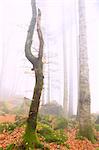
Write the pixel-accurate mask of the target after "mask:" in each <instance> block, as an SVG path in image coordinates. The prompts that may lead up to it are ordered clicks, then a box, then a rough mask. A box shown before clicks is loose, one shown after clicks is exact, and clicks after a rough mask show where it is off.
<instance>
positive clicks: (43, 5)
mask: <svg viewBox="0 0 99 150" xmlns="http://www.w3.org/2000/svg"><path fill="white" fill-rule="evenodd" d="M30 4H31V3H30V0H17V1H15V0H3V1H0V100H1V101H4V100H10V99H12V100H15V98H16V97H18V98H20V97H21V98H23V97H27V98H30V99H31V98H32V95H33V88H34V83H35V79H34V74H33V72H32V71H31V68H32V66H31V64H30V63H29V62H28V60H27V59H26V58H25V53H24V46H25V40H26V35H27V30H28V25H29V23H30V19H31V5H30ZM37 7H39V8H40V9H41V12H42V23H41V27H42V31H43V36H44V43H45V46H44V60H45V61H46V62H47V63H46V64H44V75H45V79H44V100H45V102H47V100H48V68H49V72H50V100H51V101H52V100H55V101H57V102H58V103H59V104H63V83H64V76H63V72H64V69H63V25H65V26H66V28H65V33H66V54H67V56H66V61H67V81H68V87H69V79H70V78H69V77H70V75H71V72H72V86H73V100H74V104H73V105H74V112H75V113H76V107H77V81H78V80H77V51H78V42H79V41H78V38H79V32H78V1H77V0H58V1H57V0H40V1H39V0H38V1H37ZM98 17H99V3H98V0H86V22H87V43H88V45H87V46H88V52H89V53H88V54H89V68H90V90H91V99H92V105H91V106H92V109H91V110H92V112H98V113H99V92H98V89H99V67H98V64H99V50H98V49H99V42H98V39H99V19H98ZM34 37H35V38H33V41H34V45H33V47H35V48H36V49H37V48H38V46H37V45H38V42H37V41H38V39H37V36H36V30H35V35H34ZM71 53H72V55H71ZM71 57H72V59H71ZM71 61H72V65H70V63H71ZM70 70H71V71H70ZM69 92H70V91H69Z"/></svg>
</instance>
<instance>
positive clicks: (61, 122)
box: [53, 118, 68, 129]
mask: <svg viewBox="0 0 99 150" xmlns="http://www.w3.org/2000/svg"><path fill="white" fill-rule="evenodd" d="M54 123H55V125H53V128H54V129H65V128H67V126H68V121H67V120H66V119H65V118H56V122H55V121H54Z"/></svg>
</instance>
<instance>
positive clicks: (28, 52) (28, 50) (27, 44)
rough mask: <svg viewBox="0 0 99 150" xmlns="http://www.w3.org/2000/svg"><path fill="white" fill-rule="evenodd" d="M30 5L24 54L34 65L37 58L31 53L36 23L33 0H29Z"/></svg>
mask: <svg viewBox="0 0 99 150" xmlns="http://www.w3.org/2000/svg"><path fill="white" fill-rule="evenodd" d="M31 7H32V19H31V22H30V25H29V29H28V33H27V38H26V42H25V56H26V57H27V59H28V60H29V61H30V62H31V63H32V64H33V65H35V62H36V60H37V58H36V57H35V56H34V55H33V54H32V53H31V45H32V38H33V33H34V29H35V24H36V16H37V11H36V3H35V0H31Z"/></svg>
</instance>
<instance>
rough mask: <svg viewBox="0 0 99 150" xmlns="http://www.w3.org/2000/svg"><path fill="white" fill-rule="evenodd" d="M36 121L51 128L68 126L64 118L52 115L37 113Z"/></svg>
mask: <svg viewBox="0 0 99 150" xmlns="http://www.w3.org/2000/svg"><path fill="white" fill-rule="evenodd" d="M38 121H40V123H43V124H46V125H48V126H50V127H52V128H53V129H64V128H67V126H68V121H67V120H66V119H65V118H63V117H57V116H52V115H46V116H44V115H41V116H40V115H39V117H38Z"/></svg>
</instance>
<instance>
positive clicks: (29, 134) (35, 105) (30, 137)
mask: <svg viewBox="0 0 99 150" xmlns="http://www.w3.org/2000/svg"><path fill="white" fill-rule="evenodd" d="M31 6H32V19H31V22H30V26H29V30H28V33H27V39H26V43H25V55H26V57H27V59H28V60H29V61H30V62H31V63H32V65H33V69H32V70H34V72H35V88H34V94H33V98H32V102H31V106H30V111H29V116H28V119H27V126H26V130H25V134H24V144H25V146H26V149H29V148H32V149H34V148H35V147H37V146H38V145H39V141H38V138H37V135H36V126H37V115H38V109H39V104H40V97H41V92H42V89H43V78H44V77H43V62H42V57H43V45H44V41H43V36H42V32H41V27H40V20H41V11H40V10H39V9H38V17H37V16H36V14H37V13H36V2H35V0H31ZM36 21H37V34H38V39H39V52H38V58H36V57H35V56H34V55H33V54H32V53H31V45H32V38H33V33H34V28H35V24H36Z"/></svg>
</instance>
